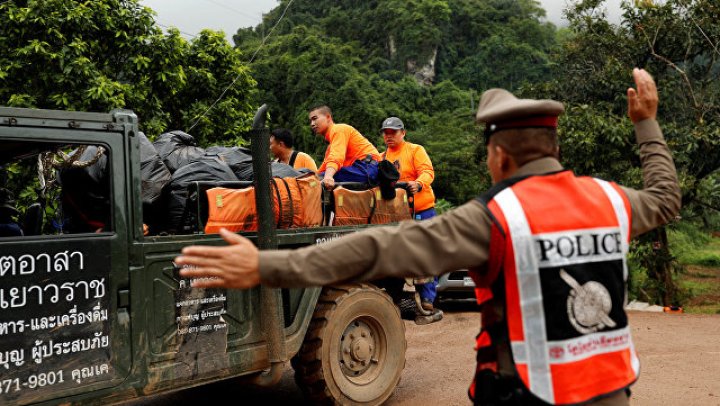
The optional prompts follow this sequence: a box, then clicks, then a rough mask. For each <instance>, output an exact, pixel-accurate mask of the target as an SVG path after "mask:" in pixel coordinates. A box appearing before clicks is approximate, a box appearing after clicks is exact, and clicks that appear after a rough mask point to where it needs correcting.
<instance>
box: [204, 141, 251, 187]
mask: <svg viewBox="0 0 720 406" xmlns="http://www.w3.org/2000/svg"><path fill="white" fill-rule="evenodd" d="M205 155H207V156H216V157H218V158H219V159H220V160H221V161H223V162H225V163H226V164H227V165H228V166H229V167H230V169H231V170H232V171H233V173H234V174H235V176H236V177H237V178H238V180H244V181H252V180H253V168H252V156H250V151H249V150H247V149H245V148H240V147H222V146H212V147H209V148H208V149H206V150H205Z"/></svg>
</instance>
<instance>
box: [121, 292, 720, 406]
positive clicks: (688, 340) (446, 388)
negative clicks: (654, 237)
mask: <svg viewBox="0 0 720 406" xmlns="http://www.w3.org/2000/svg"><path fill="white" fill-rule="evenodd" d="M630 323H631V326H632V331H633V338H634V340H635V344H636V347H637V350H638V353H639V355H640V362H641V373H640V380H639V381H638V383H637V384H635V385H634V386H633V388H632V389H633V396H632V399H631V405H633V406H645V405H648V406H649V405H653V406H654V405H668V406H670V405H683V406H695V405H697V406H708V405H720V316H708V315H687V314H664V313H642V312H632V313H630ZM405 326H406V328H407V334H406V336H407V342H408V350H407V357H406V358H407V364H406V367H405V370H404V372H403V377H402V380H401V382H400V385H399V386H398V388H397V389H396V390H395V393H394V394H393V395H392V397H391V398H390V399H389V400H388V402H386V404H387V405H390V406H399V405H413V406H414V405H433V406H445V405H469V404H470V402H469V401H468V398H467V395H466V391H467V386H468V384H469V382H470V378H471V376H472V372H473V368H474V362H475V361H474V352H473V342H474V336H475V334H476V333H477V331H478V326H479V315H478V313H477V312H474V311H471V309H468V308H467V306H465V307H464V308H462V307H461V308H457V307H455V308H454V309H449V310H448V311H446V312H445V319H444V320H442V321H441V322H438V323H434V324H430V325H425V326H416V325H415V324H414V323H412V322H406V325H405ZM220 393H222V394H223V395H225V396H230V397H231V398H233V399H243V404H245V405H267V404H292V405H305V404H307V403H306V402H305V401H304V400H303V397H302V394H301V392H300V390H299V389H298V388H297V386H296V385H295V383H294V381H293V375H292V370H291V369H290V367H289V366H288V368H287V370H286V372H285V374H284V376H283V379H282V382H281V384H280V385H279V386H278V387H276V388H272V389H251V390H249V389H248V388H243V387H238V386H237V385H236V384H233V382H224V383H219V384H214V385H209V386H206V387H201V388H196V389H191V390H186V391H183V392H179V393H176V394H171V395H165V396H162V397H158V398H155V399H152V400H149V401H144V402H142V403H140V402H138V403H135V405H140V404H146V405H150V404H152V405H176V404H202V402H204V401H206V400H207V399H209V398H213V397H215V396H218V394H220Z"/></svg>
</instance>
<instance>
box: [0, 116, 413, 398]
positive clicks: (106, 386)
mask: <svg viewBox="0 0 720 406" xmlns="http://www.w3.org/2000/svg"><path fill="white" fill-rule="evenodd" d="M264 116H265V111H264V110H263V109H260V111H258V115H257V116H256V122H255V124H254V129H253V130H252V131H251V139H252V145H251V149H252V153H253V168H254V169H255V173H256V174H258V175H257V176H256V179H255V181H254V185H255V187H256V195H257V205H258V207H257V210H258V216H259V218H260V221H259V229H258V231H257V232H244V233H243V235H245V236H247V237H248V238H250V239H251V240H253V241H254V242H255V243H256V244H257V245H258V246H259V247H260V248H261V249H268V248H273V247H275V246H277V247H280V248H293V247H301V246H306V245H310V244H321V243H323V242H326V241H328V240H332V239H334V238H338V237H340V236H342V235H343V234H346V233H351V232H355V231H357V230H358V229H359V228H362V226H340V227H337V226H334V227H327V226H320V227H314V228H295V229H283V230H276V229H275V228H274V224H273V221H272V220H271V219H270V212H271V210H272V209H271V208H270V206H269V204H268V201H269V200H270V190H269V186H268V184H269V177H270V175H269V171H268V170H267V165H268V163H267V161H268V159H267V151H268V130H267V129H266V128H264V127H265V125H264ZM140 135H141V133H140V130H139V125H138V118H137V116H136V115H135V114H134V113H133V112H132V111H128V110H115V111H112V112H110V113H89V112H68V111H51V110H37V109H19V108H6V107H1V108H0V165H1V166H2V168H3V169H4V170H5V171H6V172H11V173H14V174H16V175H18V176H20V175H21V174H25V178H22V177H21V176H20V177H19V178H18V177H16V178H15V179H16V180H15V181H14V182H17V179H24V181H23V182H24V184H21V185H15V186H16V187H19V189H22V187H25V188H27V186H28V185H29V184H38V185H39V188H42V189H43V191H46V192H43V193H42V194H43V196H44V198H45V199H46V201H50V202H56V203H57V204H43V203H42V202H37V203H33V204H30V205H27V208H26V209H25V208H21V209H20V210H19V211H18V212H17V216H16V217H18V220H17V221H18V223H19V225H20V226H21V227H22V229H23V234H24V235H22V236H6V237H0V280H1V281H2V283H0V309H1V310H0V404H10V405H15V404H23V405H24V404H61V403H62V404H66V403H72V404H110V403H121V402H123V401H125V400H129V399H137V398H139V397H142V396H145V395H151V394H158V393H162V392H169V391H175V390H180V389H184V388H189V387H194V386H198V385H203V384H207V383H210V382H216V381H219V380H225V379H237V380H238V381H241V382H243V383H250V384H255V385H264V386H271V385H274V384H276V383H277V382H278V380H279V379H280V377H281V374H282V372H283V370H284V366H285V365H286V362H287V361H290V362H291V364H292V366H293V367H294V369H295V374H296V381H297V382H298V384H299V385H300V386H301V387H302V389H303V391H304V392H305V393H306V394H307V395H308V397H309V399H310V400H312V401H314V402H318V403H336V404H358V405H376V404H381V403H382V402H384V401H385V400H386V399H387V398H388V397H389V396H390V395H391V394H392V392H393V390H394V388H395V387H396V385H397V384H398V382H399V379H400V375H401V372H402V370H403V368H404V365H405V350H406V341H405V327H404V323H403V321H402V319H401V317H400V314H399V311H398V308H397V307H396V306H395V305H394V303H393V300H392V299H391V297H389V295H388V294H387V293H386V292H385V291H384V290H381V289H379V288H377V287H376V286H375V285H371V284H346V285H340V286H331V287H325V288H319V287H318V288H308V289H271V288H268V287H265V286H261V287H258V288H255V289H251V290H246V291H240V290H224V289H194V288H191V287H190V281H188V280H184V279H182V278H180V277H179V273H178V268H177V267H176V266H175V265H174V264H173V262H172V261H173V258H174V257H175V256H177V255H178V253H179V252H180V250H181V248H182V247H184V246H187V245H190V244H208V245H222V244H225V243H224V242H223V241H222V240H221V239H220V238H219V237H218V236H217V235H207V234H204V233H202V232H198V233H192V234H187V235H172V234H167V235H144V227H143V219H144V213H143V201H142V197H141V193H142V187H143V185H142V179H141V178H140V175H139V174H140V172H141V170H140V164H139V162H140V157H141V147H140V141H139V139H140V138H141V137H140ZM91 150H92V151H94V152H93V153H88V151H91ZM81 152H84V153H83V158H82V159H78V155H80V154H81ZM101 155H102V156H104V158H103V159H104V161H103V165H104V173H105V174H106V176H105V182H106V183H105V184H104V186H103V188H104V192H105V193H107V196H108V197H109V198H107V199H105V200H102V199H99V200H98V201H94V202H92V205H93V206H95V208H96V209H98V207H97V206H99V209H98V210H99V211H100V212H103V213H104V216H106V218H104V219H102V221H101V226H100V227H98V228H97V229H95V230H93V229H79V228H73V227H71V226H70V225H68V224H64V223H63V221H64V220H63V217H62V216H59V215H58V211H59V210H62V209H63V207H65V209H66V210H69V208H70V206H68V205H72V204H76V203H87V202H75V203H73V202H72V201H71V202H70V203H68V202H66V201H60V197H58V196H60V195H61V194H62V193H60V194H58V193H59V192H57V191H55V192H52V190H54V189H53V188H50V187H49V186H48V185H50V184H53V185H54V186H53V187H54V188H55V190H56V189H63V188H64V189H68V190H69V189H79V190H85V189H88V188H89V186H87V185H86V184H84V183H83V182H77V181H75V183H71V182H70V181H66V182H65V183H64V184H60V183H61V182H59V181H58V180H57V179H53V177H54V175H53V174H54V173H56V172H57V171H54V170H53V168H57V167H68V168H70V167H80V168H81V167H83V166H87V165H90V164H95V163H97V159H98V157H99V156H101ZM87 156H90V158H87ZM86 158H87V159H86ZM36 169H37V172H35V170H36ZM6 181H7V180H6ZM0 186H6V187H11V186H13V185H10V184H8V185H0ZM86 191H87V190H86ZM89 192H90V191H89ZM17 193H22V191H21V190H19V191H18V192H17ZM46 193H47V194H46ZM53 193H54V194H53ZM18 197H22V196H18ZM58 202H59V203H58ZM63 205H65V206H63ZM86 213H89V212H86ZM79 215H80V216H82V215H83V214H82V213H80V214H79ZM88 215H89V214H88ZM145 217H146V216H145ZM86 220H89V219H86ZM89 223H90V224H94V223H92V221H89Z"/></svg>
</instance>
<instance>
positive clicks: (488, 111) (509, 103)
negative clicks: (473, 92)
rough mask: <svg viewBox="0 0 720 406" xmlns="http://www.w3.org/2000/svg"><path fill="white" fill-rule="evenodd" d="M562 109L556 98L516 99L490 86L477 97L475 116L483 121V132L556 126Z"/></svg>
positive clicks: (479, 120)
mask: <svg viewBox="0 0 720 406" xmlns="http://www.w3.org/2000/svg"><path fill="white" fill-rule="evenodd" d="M564 110H565V107H563V104H562V103H560V102H557V101H555V100H547V99H546V100H533V99H518V98H517V97H515V96H514V95H513V94H512V93H510V92H508V91H507V90H504V89H490V90H487V91H485V93H483V95H482V98H481V99H480V106H478V111H477V115H476V116H475V120H476V121H477V122H479V123H485V124H486V132H487V133H489V134H492V133H493V132H495V131H498V130H502V129H507V128H527V127H552V128H557V120H558V116H559V115H560V114H561V113H562V112H563V111H564Z"/></svg>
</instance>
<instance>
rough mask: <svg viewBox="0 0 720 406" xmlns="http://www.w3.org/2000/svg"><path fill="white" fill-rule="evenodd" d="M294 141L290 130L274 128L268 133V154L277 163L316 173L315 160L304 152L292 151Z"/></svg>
mask: <svg viewBox="0 0 720 406" xmlns="http://www.w3.org/2000/svg"><path fill="white" fill-rule="evenodd" d="M293 145H294V141H293V135H292V133H291V132H290V130H288V129H286V128H276V129H274V130H273V131H272V132H271V133H270V152H271V153H272V154H273V156H274V157H275V158H277V159H276V160H277V161H278V162H282V163H284V164H288V165H290V166H292V167H293V168H295V169H302V168H307V169H310V170H311V171H313V172H317V170H318V168H317V165H315V160H313V159H312V157H311V156H310V155H308V154H306V153H304V152H300V151H295V150H294V149H293Z"/></svg>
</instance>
